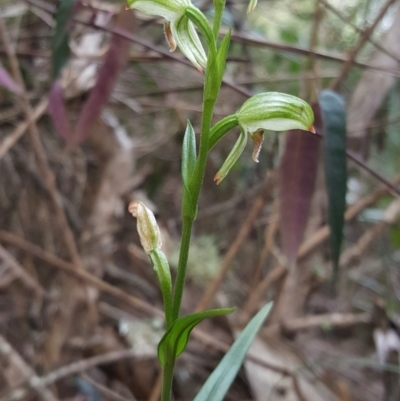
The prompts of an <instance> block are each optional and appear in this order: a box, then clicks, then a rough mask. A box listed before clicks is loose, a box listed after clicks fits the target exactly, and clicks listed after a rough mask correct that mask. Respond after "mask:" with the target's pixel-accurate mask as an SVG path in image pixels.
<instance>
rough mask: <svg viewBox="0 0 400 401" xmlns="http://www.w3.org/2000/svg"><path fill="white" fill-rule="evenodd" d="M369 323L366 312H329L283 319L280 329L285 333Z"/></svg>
mask: <svg viewBox="0 0 400 401" xmlns="http://www.w3.org/2000/svg"><path fill="white" fill-rule="evenodd" d="M369 323H371V316H370V315H369V314H368V313H330V314H327V315H315V316H305V317H300V318H297V319H292V320H287V321H283V322H282V330H283V331H284V332H287V333H294V332H297V331H302V330H308V329H311V328H314V327H324V326H325V327H326V326H329V327H336V328H343V327H350V326H355V325H358V324H369Z"/></svg>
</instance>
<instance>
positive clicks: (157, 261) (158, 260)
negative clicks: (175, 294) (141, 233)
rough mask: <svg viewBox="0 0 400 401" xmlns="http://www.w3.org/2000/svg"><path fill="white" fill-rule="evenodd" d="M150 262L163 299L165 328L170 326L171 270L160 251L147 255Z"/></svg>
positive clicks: (156, 250)
mask: <svg viewBox="0 0 400 401" xmlns="http://www.w3.org/2000/svg"><path fill="white" fill-rule="evenodd" d="M149 256H150V259H151V262H152V263H153V267H154V271H155V272H156V274H157V278H158V283H159V285H160V289H161V294H162V297H163V303H164V311H165V322H166V325H167V328H169V327H170V326H171V324H172V316H171V313H172V280H171V270H170V268H169V264H168V260H167V258H166V257H165V255H164V253H163V252H162V251H161V250H160V249H157V248H156V249H154V250H153V251H151V252H150V253H149Z"/></svg>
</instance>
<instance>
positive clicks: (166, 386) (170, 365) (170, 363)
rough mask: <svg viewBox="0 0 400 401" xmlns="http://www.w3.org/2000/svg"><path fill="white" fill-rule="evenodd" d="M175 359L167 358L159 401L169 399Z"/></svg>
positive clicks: (168, 400)
mask: <svg viewBox="0 0 400 401" xmlns="http://www.w3.org/2000/svg"><path fill="white" fill-rule="evenodd" d="M174 365H175V359H173V358H171V359H169V358H168V359H167V361H166V365H165V367H164V369H163V383H162V392H161V401H170V399H171V392H172V381H173V378H174Z"/></svg>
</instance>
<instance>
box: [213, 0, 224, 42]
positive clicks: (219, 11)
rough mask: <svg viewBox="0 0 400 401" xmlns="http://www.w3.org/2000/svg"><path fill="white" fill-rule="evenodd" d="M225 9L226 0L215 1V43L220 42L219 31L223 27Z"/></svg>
mask: <svg viewBox="0 0 400 401" xmlns="http://www.w3.org/2000/svg"><path fill="white" fill-rule="evenodd" d="M224 9H225V0H214V13H215V17H214V25H213V32H214V37H215V41H218V35H219V29H220V27H221V22H222V16H223V13H224Z"/></svg>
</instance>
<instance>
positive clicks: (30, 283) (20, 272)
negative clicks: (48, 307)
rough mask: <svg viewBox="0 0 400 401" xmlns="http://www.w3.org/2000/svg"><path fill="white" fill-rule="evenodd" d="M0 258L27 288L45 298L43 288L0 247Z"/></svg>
mask: <svg viewBox="0 0 400 401" xmlns="http://www.w3.org/2000/svg"><path fill="white" fill-rule="evenodd" d="M0 258H1V259H3V260H4V261H5V262H6V263H7V264H8V265H9V266H10V267H11V268H12V269H13V270H14V272H15V275H16V277H18V278H19V279H20V280H21V281H22V282H23V283H24V284H25V286H26V287H27V288H29V289H30V290H32V291H33V292H35V293H36V294H37V295H39V296H40V297H45V296H46V291H45V290H44V288H43V287H42V286H41V285H40V284H39V283H38V282H37V281H36V280H35V279H34V278H33V277H31V276H30V275H29V274H28V273H27V272H26V271H25V269H24V268H23V267H22V266H21V265H20V264H19V263H18V262H17V261H16V260H15V258H14V257H13V256H12V255H11V254H10V253H9V252H7V250H6V249H4V248H3V247H2V246H1V245H0Z"/></svg>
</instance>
